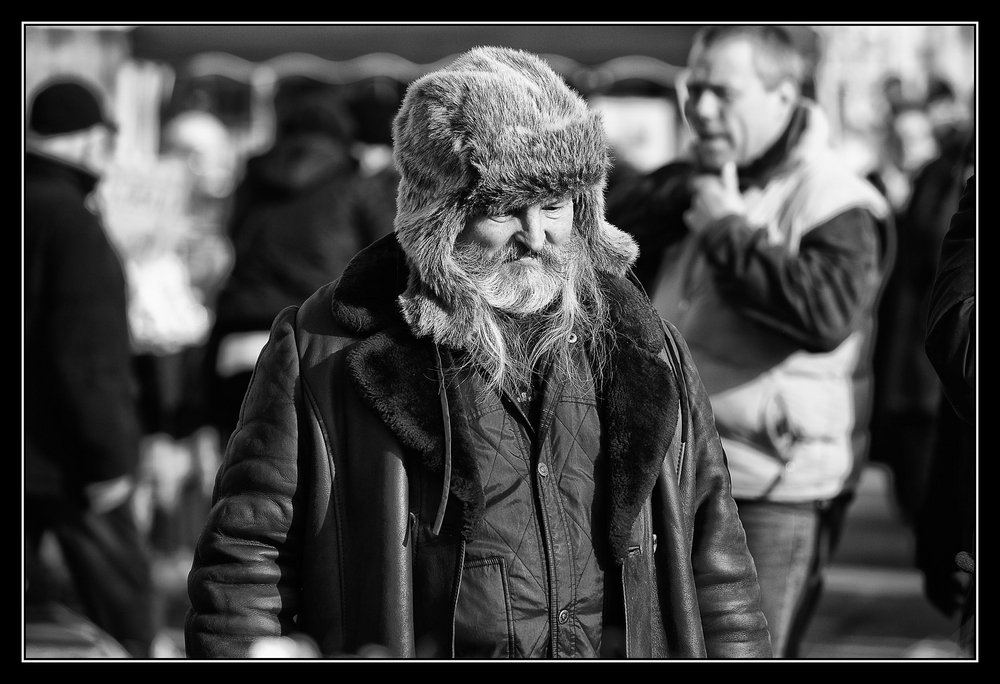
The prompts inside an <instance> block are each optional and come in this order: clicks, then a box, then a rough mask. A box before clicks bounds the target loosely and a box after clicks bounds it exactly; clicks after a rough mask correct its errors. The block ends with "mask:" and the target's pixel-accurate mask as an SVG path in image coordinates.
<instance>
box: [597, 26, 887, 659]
mask: <svg viewBox="0 0 1000 684" xmlns="http://www.w3.org/2000/svg"><path fill="white" fill-rule="evenodd" d="M688 66H689V69H688V73H687V76H686V81H684V82H682V83H681V84H680V86H681V88H680V90H681V94H682V100H683V111H684V114H685V116H686V119H687V123H688V125H689V126H690V128H691V131H692V133H693V135H694V146H693V149H692V150H691V152H692V154H691V157H690V158H689V159H683V160H681V161H677V162H673V163H671V164H669V165H667V166H665V167H663V168H661V169H659V170H657V171H654V172H652V173H651V174H649V175H647V176H646V177H643V178H640V179H637V180H636V181H635V182H633V183H631V184H629V185H628V186H619V187H618V188H617V189H616V191H615V192H614V193H613V194H612V195H611V196H610V197H609V203H608V218H609V220H610V221H611V222H612V223H614V224H615V225H617V226H618V227H619V228H622V229H624V230H626V231H628V232H630V233H632V234H633V235H634V236H635V237H636V238H637V240H638V242H639V247H640V255H641V256H640V259H639V261H638V263H637V264H636V273H637V276H638V277H639V279H640V280H641V281H642V284H643V286H644V287H645V289H646V291H647V293H648V294H649V296H650V298H651V299H652V301H653V304H654V305H655V307H656V309H657V310H658V311H659V313H660V315H661V316H662V317H663V318H664V319H666V320H668V321H670V322H671V323H673V324H674V325H675V326H677V328H678V329H679V330H680V332H681V334H682V335H683V336H684V338H685V339H686V340H687V342H688V344H689V346H690V349H691V354H692V356H693V358H694V361H695V365H696V366H697V368H698V371H699V373H700V375H701V378H702V381H703V382H704V384H705V388H706V389H707V390H708V393H709V396H710V398H711V403H712V408H713V411H714V413H715V419H716V423H717V425H718V429H719V433H720V435H721V437H722V443H723V446H724V447H725V451H726V455H727V457H728V463H729V469H730V472H731V475H732V483H733V496H734V498H735V499H736V502H737V505H738V507H739V515H740V520H741V522H742V523H743V527H744V528H745V530H746V533H747V546H748V547H749V549H750V553H751V555H752V556H753V558H754V561H755V564H756V567H757V572H758V578H759V581H760V587H761V605H762V609H763V611H764V614H765V616H766V617H767V620H768V628H769V630H770V633H771V643H772V647H773V650H774V655H775V657H783V658H791V657H795V656H796V655H797V649H798V644H799V641H800V640H801V637H802V635H803V633H804V630H805V627H806V625H807V623H808V619H809V616H810V615H811V612H812V608H813V606H814V604H815V601H816V598H817V597H818V593H819V589H820V586H821V581H822V569H823V566H824V565H825V564H826V562H827V560H828V558H829V555H830V554H831V553H832V552H833V550H834V548H835V546H836V543H837V538H838V535H839V532H840V527H841V523H842V520H843V515H844V511H845V507H846V505H847V503H848V502H849V501H850V498H851V496H852V491H853V487H854V484H855V481H856V479H857V477H858V476H859V474H860V468H861V465H862V464H863V462H864V458H865V452H866V449H867V441H868V417H869V412H870V408H869V406H870V391H871V387H870V386H871V375H870V374H871V368H870V363H871V362H870V354H871V351H870V350H871V345H872V340H873V335H874V320H873V318H874V311H875V307H876V306H877V302H878V298H879V295H880V291H881V289H882V283H883V282H884V280H885V278H886V276H887V273H888V271H889V269H890V266H891V263H892V254H893V247H892V241H891V220H890V214H889V211H888V207H887V206H886V203H885V201H884V199H883V197H882V196H881V195H880V194H879V193H878V192H877V191H876V190H875V188H874V187H873V186H871V185H870V184H868V183H867V182H865V181H863V180H862V179H860V178H859V177H857V176H856V175H855V174H853V173H852V172H851V171H849V170H848V169H847V168H846V167H845V166H844V164H842V163H841V162H840V161H839V160H838V158H837V157H836V155H835V154H834V153H833V152H832V151H831V149H830V148H829V147H828V141H827V136H828V127H827V124H826V120H825V117H824V115H823V112H822V111H821V110H820V109H819V108H818V107H817V106H816V105H815V103H813V102H811V101H810V100H808V99H807V98H805V97H803V95H802V90H801V88H802V86H801V84H802V83H803V81H804V80H805V74H804V73H803V72H804V67H803V60H802V58H801V56H800V54H799V53H798V51H797V50H796V48H795V45H794V44H793V42H792V40H791V38H790V36H789V35H788V34H787V32H785V31H784V30H782V29H781V28H780V27H777V26H736V25H732V26H723V27H709V28H707V29H705V30H704V31H702V32H701V33H700V34H699V35H698V36H697V37H696V40H695V43H694V46H693V48H692V51H691V53H690V58H689V62H688Z"/></svg>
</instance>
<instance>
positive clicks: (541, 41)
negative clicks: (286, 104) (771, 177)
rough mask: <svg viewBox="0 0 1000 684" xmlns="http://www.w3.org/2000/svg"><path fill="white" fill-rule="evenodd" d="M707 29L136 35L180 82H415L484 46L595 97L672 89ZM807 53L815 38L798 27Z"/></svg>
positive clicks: (321, 27) (452, 28) (532, 27)
mask: <svg viewBox="0 0 1000 684" xmlns="http://www.w3.org/2000/svg"><path fill="white" fill-rule="evenodd" d="M701 26H702V25H701V24H687V23H678V24H663V23H658V24H652V23H635V24H144V25H138V26H136V27H134V28H133V29H132V30H131V32H130V39H131V44H132V52H133V56H134V57H136V58H138V59H145V60H152V61H159V62H165V63H168V64H170V65H172V66H173V67H174V69H175V70H176V71H177V73H178V75H179V76H180V77H182V78H184V77H198V76H206V75H222V76H227V77H229V78H233V79H235V80H243V81H248V80H250V79H251V78H253V77H254V75H255V74H257V75H259V74H260V67H262V66H266V67H268V68H269V69H270V70H271V72H272V73H273V75H274V76H275V77H276V78H283V77H285V76H295V75H306V76H312V77H314V78H319V79H323V80H328V81H331V82H342V83H343V82H352V81H357V80H361V79H365V78H371V77H378V76H382V77H389V78H394V79H396V80H397V81H400V82H404V83H405V82H408V81H410V80H412V79H413V78H416V77H418V76H420V75H422V74H423V73H426V72H428V71H431V70H433V69H436V68H439V67H440V66H443V65H444V64H445V63H447V62H448V61H450V60H451V59H452V58H454V57H455V56H456V55H458V54H460V53H462V52H464V51H466V50H468V49H469V48H471V47H474V46H477V45H504V46H507V47H513V48H520V49H524V50H528V51H530V52H534V53H537V54H540V55H542V56H543V57H545V58H546V59H547V60H548V61H549V62H550V63H551V64H552V66H553V68H555V69H556V70H557V71H559V72H560V73H562V74H563V75H564V76H566V77H567V78H568V79H569V80H570V81H571V82H573V83H574V84H575V85H577V86H581V87H583V88H584V89H586V90H593V89H599V88H603V87H606V86H608V85H609V84H615V83H622V82H627V81H633V82H646V83H651V84H654V85H655V86H657V87H664V88H672V86H673V82H674V78H675V76H676V75H677V73H678V72H679V71H680V70H681V69H682V68H683V65H684V64H685V62H686V61H687V54H688V51H689V49H690V47H691V41H692V38H693V36H694V34H695V32H696V31H697V30H698V29H699V28H701ZM788 28H790V29H791V30H792V33H793V36H794V37H795V38H796V40H798V41H799V42H800V44H801V46H802V47H803V48H804V49H805V50H806V51H807V52H815V51H816V49H817V46H816V34H815V32H814V31H813V30H812V29H811V28H810V27H808V26H801V25H800V26H789V27H788Z"/></svg>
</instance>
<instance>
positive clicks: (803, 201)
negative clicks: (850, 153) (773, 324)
mask: <svg viewBox="0 0 1000 684" xmlns="http://www.w3.org/2000/svg"><path fill="white" fill-rule="evenodd" d="M744 200H745V202H746V205H747V218H748V220H749V224H750V225H751V226H755V227H756V226H763V227H765V228H766V229H767V236H768V238H767V239H768V242H769V243H770V244H774V245H783V246H784V247H785V248H786V249H788V250H789V252H790V253H792V254H796V253H797V252H798V248H799V243H800V241H801V239H802V236H803V235H805V234H806V233H807V232H809V231H810V230H811V229H813V228H814V227H816V226H818V225H821V224H822V223H824V222H825V221H827V220H829V219H831V218H833V217H834V216H836V215H837V214H839V213H841V212H843V211H845V210H847V209H851V208H855V207H860V208H864V209H868V210H870V211H872V212H873V213H874V214H875V215H876V216H877V217H879V218H880V219H881V218H884V217H885V216H886V213H887V206H886V204H885V202H884V200H883V198H882V196H881V195H879V194H878V191H877V190H875V188H874V187H873V186H871V185H870V184H869V183H867V182H865V181H864V180H863V179H861V178H860V177H858V176H857V175H856V174H854V173H852V172H851V171H849V170H848V169H846V168H845V167H844V166H843V165H842V164H841V163H840V161H839V160H838V159H837V158H836V157H835V156H834V155H833V153H832V152H827V151H825V150H817V151H815V152H813V153H812V154H810V155H808V157H802V158H799V159H798V160H797V161H796V162H795V163H793V164H792V165H790V166H789V167H788V168H787V170H786V171H785V172H784V173H782V174H779V175H778V176H777V177H775V178H774V179H773V180H771V181H770V182H769V183H768V184H767V186H766V187H764V188H763V189H759V188H751V189H750V190H748V191H747V192H746V193H745V194H744ZM653 303H654V305H655V306H656V308H657V310H658V311H659V312H660V315H661V316H663V317H664V318H665V319H667V320H669V321H671V322H672V323H673V324H674V325H676V326H677V328H678V329H679V330H680V331H681V333H682V334H683V336H684V338H685V340H686V341H687V343H688V345H689V347H690V349H691V354H692V356H693V358H694V360H695V364H696V365H697V367H698V371H699V373H700V374H701V378H702V381H703V382H704V384H705V388H706V389H707V391H708V393H709V396H710V397H711V401H712V408H713V411H714V413H715V419H716V423H717V425H718V429H719V434H720V435H721V437H722V443H723V446H724V447H725V450H726V454H727V457H728V459H729V467H730V472H731V474H732V482H733V496H734V497H735V498H738V499H739V498H754V499H757V498H767V499H769V500H773V501H811V500H818V499H824V498H829V497H832V496H835V495H836V494H838V493H839V492H840V491H841V490H842V488H843V486H844V483H845V481H846V479H847V477H848V476H849V475H850V474H851V471H852V467H853V464H854V453H855V449H856V448H857V444H854V443H853V442H855V439H856V432H857V430H856V428H857V427H858V425H856V420H857V419H858V417H859V416H858V415H857V412H856V407H855V391H856V389H857V388H856V385H855V380H856V379H855V377H854V375H855V372H856V369H857V364H858V363H859V361H860V360H861V359H859V354H860V352H861V350H862V349H863V348H864V343H865V339H864V336H865V335H866V334H868V333H867V332H866V328H867V326H865V328H859V329H858V330H856V331H855V332H854V333H852V334H851V335H850V336H849V337H848V338H847V339H846V340H845V341H844V342H843V343H842V344H840V346H838V347H837V348H836V349H834V350H833V351H831V352H828V353H810V352H807V351H804V350H802V349H801V348H800V347H799V346H798V345H797V344H796V343H795V341H794V340H791V339H789V338H788V337H786V336H784V335H782V334H781V333H779V332H777V331H772V330H770V329H767V328H765V327H764V326H762V325H759V324H757V323H754V322H753V321H751V320H750V319H748V318H747V317H746V316H744V315H743V314H741V313H740V312H739V311H737V310H736V309H735V308H733V307H731V306H730V305H729V304H728V303H727V302H726V301H725V300H724V299H723V298H722V297H721V296H720V294H719V292H718V291H717V289H716V287H715V284H714V280H713V277H712V273H711V266H710V265H709V264H708V263H707V261H706V259H705V256H704V253H703V252H702V251H701V250H700V248H699V246H698V242H697V240H696V239H694V238H693V237H689V238H687V239H685V240H683V241H682V242H680V243H679V244H677V245H675V246H674V247H672V248H671V249H670V250H668V252H667V253H666V254H665V255H664V260H663V263H662V266H661V269H660V273H659V276H658V279H657V282H656V284H655V286H654V290H653ZM873 315H874V313H873V312H869V314H868V317H867V318H866V319H865V320H870V318H871V316H873Z"/></svg>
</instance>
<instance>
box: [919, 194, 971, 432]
mask: <svg viewBox="0 0 1000 684" xmlns="http://www.w3.org/2000/svg"><path fill="white" fill-rule="evenodd" d="M925 348H926V351H927V357H928V358H929V359H930V362H931V364H932V365H933V366H934V370H935V371H937V374H938V377H939V378H941V385H942V388H943V389H944V393H945V396H946V397H947V398H948V401H950V402H951V405H952V406H953V407H954V408H955V412H956V413H957V414H958V415H959V417H961V418H962V420H965V421H966V422H968V423H975V417H976V178H975V176H973V177H971V178H970V179H969V180H968V182H967V183H966V186H965V192H964V193H963V194H962V198H961V200H959V205H958V211H957V212H956V213H955V215H954V216H953V217H952V220H951V225H950V227H949V229H948V233H947V234H946V235H945V238H944V241H943V243H942V245H941V260H940V262H939V263H938V270H937V275H936V276H935V279H934V285H933V286H932V288H931V294H930V300H929V316H928V320H927V336H926V340H925Z"/></svg>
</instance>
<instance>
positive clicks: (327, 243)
mask: <svg viewBox="0 0 1000 684" xmlns="http://www.w3.org/2000/svg"><path fill="white" fill-rule="evenodd" d="M275 109H276V115H277V121H278V123H277V126H278V128H277V131H276V139H275V142H274V144H273V146H272V147H271V148H270V149H269V150H267V151H266V152H264V153H263V154H260V155H258V156H256V157H253V158H251V159H249V160H248V161H247V164H246V169H245V171H244V173H243V177H242V179H241V181H240V183H239V185H238V186H237V187H236V190H235V193H234V196H233V200H232V207H231V211H230V215H229V220H228V223H227V226H226V235H227V237H228V239H229V240H230V241H231V244H232V248H233V263H232V270H231V271H230V273H229V275H228V277H227V278H226V280H225V282H224V283H223V284H222V286H221V289H220V291H219V294H218V297H217V299H216V301H215V303H214V310H215V323H214V326H213V329H212V332H211V335H210V338H209V341H208V344H207V348H206V352H205V367H204V378H205V386H204V402H205V404H204V407H205V414H204V415H205V418H206V420H207V422H208V424H210V425H212V426H214V427H215V428H216V429H217V430H218V432H219V439H220V445H221V446H222V447H224V446H225V444H226V442H227V441H228V439H229V435H230V433H231V432H232V431H233V429H234V428H235V427H236V422H237V419H238V417H239V410H240V405H241V404H242V402H243V395H244V394H245V392H246V390H247V386H248V385H249V381H250V376H251V374H252V372H253V367H254V363H255V362H256V360H257V355H258V354H259V353H260V350H261V348H262V347H263V346H264V342H265V341H266V340H267V334H268V330H269V329H270V327H271V323H272V322H273V320H274V317H275V316H276V315H277V314H278V313H279V312H280V311H281V310H282V309H284V308H285V307H286V306H290V305H293V304H301V303H302V302H303V301H305V299H306V298H307V297H308V296H309V295H311V294H312V293H313V292H314V291H315V290H316V289H317V288H319V287H320V286H321V285H324V284H326V283H328V282H330V281H331V280H334V279H336V278H338V277H339V276H340V275H341V273H342V272H343V270H344V267H345V266H346V265H347V262H348V261H349V260H350V259H351V258H352V257H353V256H354V255H355V254H357V252H358V251H359V250H361V248H363V247H365V246H367V245H368V244H370V243H371V242H373V241H374V239H375V238H376V237H378V236H380V235H383V234H385V233H386V232H389V231H390V230H391V229H390V228H388V227H383V226H382V225H380V222H379V220H378V219H377V218H376V217H373V215H372V214H371V212H370V211H369V210H368V209H367V207H368V206H369V205H368V204H367V202H366V201H365V198H364V197H363V194H362V192H363V191H362V187H361V185H360V182H359V173H358V162H357V160H356V159H355V158H354V157H353V156H352V155H351V148H352V145H353V142H354V130H355V126H356V124H355V122H354V121H353V119H352V118H351V116H350V114H349V111H348V110H347V108H346V107H345V105H344V103H343V102H342V101H341V98H340V95H339V94H338V93H337V91H336V90H334V89H333V88H332V87H328V86H324V85H318V84H311V83H307V84H300V83H299V82H297V81H290V82H289V83H287V84H284V87H283V88H280V89H279V91H278V93H277V95H276V99H275ZM387 217H388V218H383V221H388V222H391V220H392V215H391V214H388V215H387ZM390 225H391V224H390Z"/></svg>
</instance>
